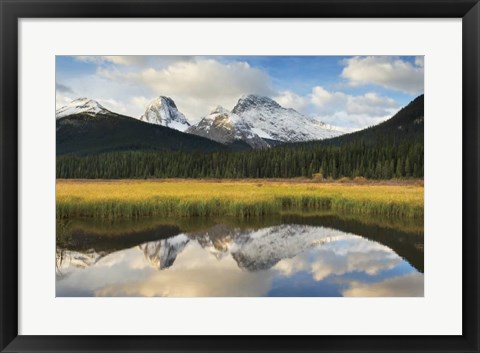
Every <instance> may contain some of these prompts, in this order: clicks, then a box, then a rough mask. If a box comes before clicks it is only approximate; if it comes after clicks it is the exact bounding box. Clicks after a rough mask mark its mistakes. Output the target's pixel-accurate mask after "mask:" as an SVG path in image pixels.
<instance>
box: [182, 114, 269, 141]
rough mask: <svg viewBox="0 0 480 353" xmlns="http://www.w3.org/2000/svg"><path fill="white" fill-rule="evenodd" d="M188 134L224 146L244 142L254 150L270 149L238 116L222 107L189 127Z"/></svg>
mask: <svg viewBox="0 0 480 353" xmlns="http://www.w3.org/2000/svg"><path fill="white" fill-rule="evenodd" d="M186 132H187V133H190V134H194V135H198V136H202V137H206V138H209V139H212V140H214V141H217V142H220V143H223V144H231V143H234V142H235V141H243V142H245V143H247V144H248V145H250V146H251V147H252V148H267V147H268V144H267V143H266V142H265V141H263V140H262V139H261V138H260V137H259V136H257V135H256V134H255V133H254V132H253V131H252V129H251V127H250V126H249V125H248V124H246V123H245V122H244V121H242V119H241V118H240V117H239V116H238V115H236V114H234V113H232V112H230V111H228V110H227V109H225V108H223V107H222V106H220V105H219V106H217V107H216V108H215V109H214V110H213V111H212V112H211V113H210V114H209V115H207V116H206V117H204V118H203V119H202V120H200V121H199V122H198V123H197V124H196V125H193V126H191V127H189V128H188V130H187V131H186Z"/></svg>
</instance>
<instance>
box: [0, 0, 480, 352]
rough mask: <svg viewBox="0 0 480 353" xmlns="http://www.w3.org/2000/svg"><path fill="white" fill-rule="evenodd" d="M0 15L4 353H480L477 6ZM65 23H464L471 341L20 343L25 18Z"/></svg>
mask: <svg viewBox="0 0 480 353" xmlns="http://www.w3.org/2000/svg"><path fill="white" fill-rule="evenodd" d="M0 12H1V41H0V45H1V55H0V60H1V63H0V65H1V86H0V92H1V96H0V107H1V118H0V132H1V165H0V168H1V169H0V180H1V185H0V200H1V204H0V207H1V209H0V211H1V220H0V227H1V228H0V251H1V261H0V291H1V292H0V313H1V314H0V315H1V319H0V349H1V352H107V351H108V352H147V351H148V352H286V351H289V352H307V351H308V352H347V351H348V352H479V347H480V345H479V330H480V326H479V305H478V304H479V291H478V286H479V253H480V251H479V241H478V237H479V235H480V234H479V226H480V222H479V219H480V217H478V215H479V209H478V205H479V198H478V196H479V194H478V185H479V183H478V176H479V166H480V165H479V147H480V146H479V140H480V130H479V127H480V125H479V117H480V114H479V106H480V103H479V100H480V91H479V82H480V80H479V63H480V51H479V49H480V38H479V37H480V21H479V20H480V4H479V3H478V0H413V1H412V0H298V1H295V0H276V1H269V0H260V1H252V0H243V1H239V0H230V1H227V0H197V1H195V0H139V1H135V0H117V1H115V0H113V1H105V0H103V1H91V0H75V1H58V0H38V1H36V0H26V1H14V0H0ZM57 17H58V18H60V17H63V18H77V17H85V18H89V17H90V18H112V17H118V18H128V17H136V18H147V17H160V18H168V17H184V18H187V17H188V18H191V17H224V18H230V17H232V18H234V17H235V18H237V17H248V18H254V17H256V18H259V17H266V18H273V17H297V18H303V17H309V18H312V17H321V18H332V17H347V18H360V17H367V18H381V17H382V18H383V17H386V18H398V17H402V18H436V17H439V18H462V31H463V36H462V41H463V43H462V45H463V49H462V50H463V52H462V54H463V117H462V122H463V142H462V143H463V155H462V158H463V186H462V188H463V219H462V222H463V229H462V238H463V245H462V246H463V259H462V261H463V304H462V311H463V312H462V315H463V316H462V317H463V322H462V324H463V334H462V335H461V336H22V335H18V278H17V277H18V250H19V249H18V244H17V235H18V206H19V204H18V145H17V144H18V126H17V116H18V89H19V84H18V20H19V19H20V18H57ZM446 86H448V85H446ZM446 88H447V87H446ZM439 315H441V314H439Z"/></svg>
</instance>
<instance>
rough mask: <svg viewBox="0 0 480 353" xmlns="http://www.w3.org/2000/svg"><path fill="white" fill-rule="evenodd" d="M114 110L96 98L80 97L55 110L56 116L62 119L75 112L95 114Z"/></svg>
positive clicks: (108, 112)
mask: <svg viewBox="0 0 480 353" xmlns="http://www.w3.org/2000/svg"><path fill="white" fill-rule="evenodd" d="M111 113H112V112H111V111H109V110H108V109H106V108H105V107H104V106H102V105H101V104H100V103H98V102H97V101H96V100H93V99H89V98H85V97H84V98H78V99H75V100H73V101H71V102H70V103H69V104H67V105H66V106H64V107H61V108H59V109H57V110H56V111H55V118H56V119H57V120H58V119H61V118H63V117H66V116H68V115H74V114H87V115H91V116H95V115H97V114H111Z"/></svg>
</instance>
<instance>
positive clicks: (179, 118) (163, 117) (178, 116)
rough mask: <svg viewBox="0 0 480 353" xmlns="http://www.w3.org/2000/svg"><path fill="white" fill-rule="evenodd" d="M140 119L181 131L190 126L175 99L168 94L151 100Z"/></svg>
mask: <svg viewBox="0 0 480 353" xmlns="http://www.w3.org/2000/svg"><path fill="white" fill-rule="evenodd" d="M139 119H140V120H141V121H145V122H147V123H150V124H155V125H162V126H166V127H169V128H172V129H175V130H179V131H185V130H186V129H188V127H189V126H190V123H189V122H188V120H187V118H186V117H185V115H183V114H182V113H180V112H179V111H178V109H177V105H176V104H175V102H174V101H173V99H172V98H170V97H167V96H158V97H157V98H155V99H153V100H151V101H150V103H148V105H147V108H146V109H145V113H143V115H142V116H140V118H139Z"/></svg>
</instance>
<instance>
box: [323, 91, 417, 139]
mask: <svg viewBox="0 0 480 353" xmlns="http://www.w3.org/2000/svg"><path fill="white" fill-rule="evenodd" d="M423 115H424V95H423V94H422V95H421V96H418V97H417V98H415V99H414V100H413V101H412V102H410V103H409V104H408V105H407V106H405V107H404V108H402V109H400V110H399V111H398V112H397V113H396V114H395V115H394V116H393V117H392V118H390V119H388V120H386V121H384V122H383V123H380V124H378V125H375V126H372V127H369V128H367V129H363V130H360V131H357V132H353V133H351V134H346V135H342V136H339V137H335V138H332V139H329V140H325V141H324V143H327V144H332V145H339V144H344V143H349V142H352V141H354V142H356V141H364V142H366V143H377V141H378V140H381V139H390V140H391V142H392V143H398V142H401V141H406V140H410V141H418V140H419V139H421V140H423V125H424V124H423V120H424V116H423Z"/></svg>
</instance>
